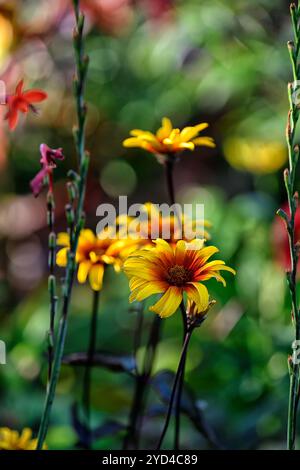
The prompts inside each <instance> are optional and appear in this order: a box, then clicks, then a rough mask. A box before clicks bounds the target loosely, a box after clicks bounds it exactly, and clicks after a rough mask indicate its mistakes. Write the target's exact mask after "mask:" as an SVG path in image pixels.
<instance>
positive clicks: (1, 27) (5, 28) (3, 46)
mask: <svg viewBox="0 0 300 470" xmlns="http://www.w3.org/2000/svg"><path fill="white" fill-rule="evenodd" d="M12 41H13V27H12V24H11V22H10V21H9V20H8V19H7V18H5V16H3V15H0V61H1V60H2V59H3V58H4V57H5V56H6V55H7V53H8V51H9V49H10V46H11V44H12Z"/></svg>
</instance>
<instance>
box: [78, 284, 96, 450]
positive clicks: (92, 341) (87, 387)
mask: <svg viewBox="0 0 300 470" xmlns="http://www.w3.org/2000/svg"><path fill="white" fill-rule="evenodd" d="M99 298H100V292H99V291H93V307H92V317H91V322H90V337H89V347H88V354H87V363H86V367H85V370H84V377H83V393H82V404H83V408H84V414H85V418H86V426H87V429H88V434H89V436H88V448H90V447H91V445H92V430H91V373H92V364H93V358H94V355H95V352H96V343H97V327H98V309H99Z"/></svg>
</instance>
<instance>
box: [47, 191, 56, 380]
mask: <svg viewBox="0 0 300 470" xmlns="http://www.w3.org/2000/svg"><path fill="white" fill-rule="evenodd" d="M54 216H55V203H54V195H53V193H52V191H49V192H48V195H47V223H48V228H49V235H48V248H49V257H48V268H49V276H48V291H49V302H50V312H49V313H50V321H49V323H50V324H49V332H48V384H49V382H50V378H51V373H52V363H53V348H54V324H55V314H56V306H57V296H56V277H55V275H54V269H55V248H56V235H55V232H54Z"/></svg>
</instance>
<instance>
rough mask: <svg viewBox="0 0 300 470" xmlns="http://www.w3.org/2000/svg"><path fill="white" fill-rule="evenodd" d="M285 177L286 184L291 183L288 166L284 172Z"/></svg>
mask: <svg viewBox="0 0 300 470" xmlns="http://www.w3.org/2000/svg"><path fill="white" fill-rule="evenodd" d="M283 179H284V182H285V184H286V185H287V184H289V179H290V172H289V170H288V169H287V168H285V170H284V172H283Z"/></svg>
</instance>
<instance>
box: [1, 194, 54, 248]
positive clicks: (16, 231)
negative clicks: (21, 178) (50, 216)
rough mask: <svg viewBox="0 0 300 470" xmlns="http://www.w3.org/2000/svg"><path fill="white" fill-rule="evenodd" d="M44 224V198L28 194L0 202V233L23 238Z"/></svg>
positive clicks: (13, 237) (14, 237)
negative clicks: (35, 197)
mask: <svg viewBox="0 0 300 470" xmlns="http://www.w3.org/2000/svg"><path fill="white" fill-rule="evenodd" d="M44 225H45V200H44V198H39V199H34V198H33V197H32V195H30V196H20V197H13V198H7V199H6V200H5V201H3V202H2V203H1V204H0V234H1V235H4V236H7V237H9V238H10V239H15V240H16V239H18V238H25V237H27V236H28V235H31V234H32V233H33V232H34V231H35V230H38V229H39V228H41V227H43V226H44Z"/></svg>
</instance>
